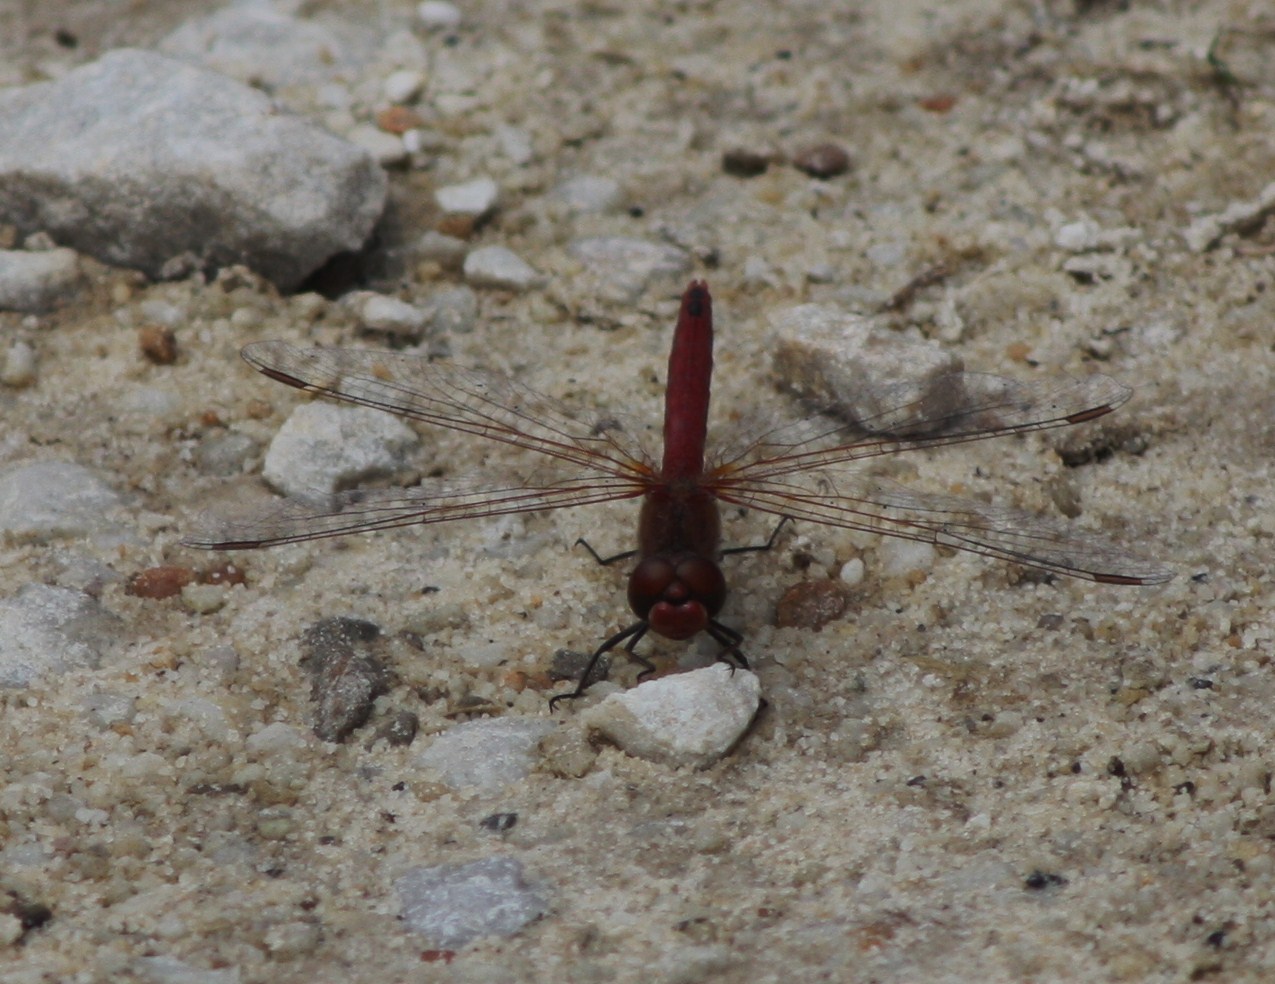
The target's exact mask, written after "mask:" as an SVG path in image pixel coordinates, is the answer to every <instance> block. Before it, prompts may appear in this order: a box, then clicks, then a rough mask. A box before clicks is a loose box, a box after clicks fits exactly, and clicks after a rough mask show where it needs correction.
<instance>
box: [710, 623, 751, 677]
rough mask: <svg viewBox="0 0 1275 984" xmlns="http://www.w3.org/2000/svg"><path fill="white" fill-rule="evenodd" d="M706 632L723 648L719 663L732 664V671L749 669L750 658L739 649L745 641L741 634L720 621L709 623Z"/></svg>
mask: <svg viewBox="0 0 1275 984" xmlns="http://www.w3.org/2000/svg"><path fill="white" fill-rule="evenodd" d="M705 631H707V632H708V634H709V635H710V636H712V637H713V639H714V640H715V641H716V642H717V643H719V644H720V645H721V646H722V651H721V652H720V653H718V654H717V659H718V661H719V662H722V663H728V664H730V667H731V669H735V668H739V669H741V670H746V669H748V657H747V656H745V655H744V653H743V651H742V650H741V649H740V648H739V644H740V643H741V642H743V641H744V637H743V635H742V634H741V633H739V632H736V631H735V630H734V629H732V628H731V627H730V626H729V625H723V624H722V623H721V622H718V621H712V622H709V623H708V628H707V629H706V630H705Z"/></svg>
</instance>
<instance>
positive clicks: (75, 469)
mask: <svg viewBox="0 0 1275 984" xmlns="http://www.w3.org/2000/svg"><path fill="white" fill-rule="evenodd" d="M119 504H120V497H119V496H118V495H116V493H115V492H114V490H113V489H111V487H110V486H108V485H107V484H106V482H104V481H103V480H102V479H101V478H99V477H98V476H97V474H96V473H94V472H92V471H90V470H89V469H87V468H85V467H84V466H83V465H77V464H74V463H72V462H69V461H37V462H23V463H19V464H16V465H10V466H9V467H7V468H5V469H3V470H0V532H3V533H6V534H8V535H9V536H12V537H15V538H16V539H19V540H27V541H32V542H36V543H45V542H47V541H49V540H52V539H55V538H57V537H75V536H86V535H89V534H93V533H106V532H111V531H113V530H115V529H116V528H117V527H116V524H114V523H113V522H111V521H110V519H109V518H108V514H109V513H110V511H111V510H113V509H115V508H116V507H117V506H119Z"/></svg>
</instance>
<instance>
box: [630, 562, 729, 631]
mask: <svg viewBox="0 0 1275 984" xmlns="http://www.w3.org/2000/svg"><path fill="white" fill-rule="evenodd" d="M725 600H726V580H725V578H724V577H722V572H721V570H720V569H719V568H718V566H717V565H716V564H715V563H713V561H711V560H708V559H707V558H704V557H697V556H685V557H680V558H674V559H671V560H670V559H668V558H665V557H647V558H645V559H643V560H642V562H641V563H639V564H638V566H637V568H636V570H634V572H633V574H632V575H631V576H630V578H629V604H630V605H631V606H632V608H633V611H634V613H635V614H636V615H637V616H638V617H639V618H643V619H646V621H647V622H648V623H649V624H650V626H651V628H652V629H654V630H655V631H656V632H658V633H659V634H660V635H662V636H664V637H665V638H666V639H689V638H690V637H691V636H693V635H695V633H696V632H702V631H703V630H704V629H705V628H707V627H708V623H709V621H710V620H711V619H712V617H713V616H714V615H716V614H717V612H718V611H720V610H721V607H722V604H723V603H724V602H725Z"/></svg>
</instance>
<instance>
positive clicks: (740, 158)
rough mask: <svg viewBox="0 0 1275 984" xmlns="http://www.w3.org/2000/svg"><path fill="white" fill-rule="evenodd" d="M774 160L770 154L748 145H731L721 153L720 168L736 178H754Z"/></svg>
mask: <svg viewBox="0 0 1275 984" xmlns="http://www.w3.org/2000/svg"><path fill="white" fill-rule="evenodd" d="M772 160H774V156H773V155H772V154H768V153H766V152H764V151H760V150H753V149H751V148H749V147H731V148H730V149H729V150H727V151H725V152H724V153H723V154H722V170H723V171H725V172H726V173H727V174H730V175H733V176H734V177H737V178H755V177H757V175H759V174H765V173H766V168H768V167H770V162H771V161H772Z"/></svg>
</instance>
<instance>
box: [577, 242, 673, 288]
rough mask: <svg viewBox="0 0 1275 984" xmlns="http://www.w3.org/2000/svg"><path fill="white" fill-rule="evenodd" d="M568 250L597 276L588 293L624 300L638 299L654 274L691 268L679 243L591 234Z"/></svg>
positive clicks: (666, 274)
mask: <svg viewBox="0 0 1275 984" xmlns="http://www.w3.org/2000/svg"><path fill="white" fill-rule="evenodd" d="M567 251H568V252H569V253H570V254H571V255H572V256H574V257H575V258H576V259H578V260H579V261H580V262H581V263H583V264H584V265H585V267H586V268H588V270H589V271H590V272H591V273H592V274H593V275H594V277H595V278H596V279H597V280H598V284H597V286H596V287H594V288H593V289H591V290H590V291H589V293H594V294H598V295H600V296H605V297H607V298H608V299H610V300H613V301H618V302H623V303H632V302H633V301H635V300H637V299H638V297H640V296H641V294H642V292H643V291H645V290H646V287H647V285H648V284H649V283H650V282H651V280H652V279H653V278H655V277H659V276H668V275H672V274H684V273H686V272H687V271H689V270H690V268H691V262H690V258H689V257H688V256H687V254H686V253H684V252H683V251H682V250H680V249H678V248H677V247H676V246H667V245H665V244H663V243H656V242H651V241H650V240H646V239H635V238H631V237H628V236H589V237H586V238H583V239H577V240H575V241H574V242H572V243H571V244H570V246H568V247H567Z"/></svg>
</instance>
